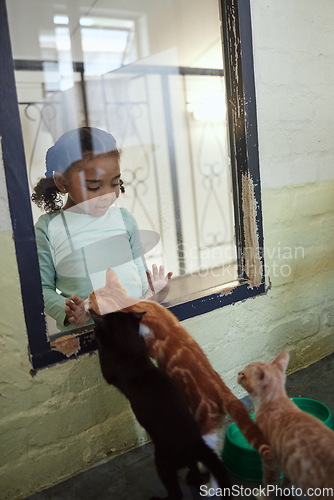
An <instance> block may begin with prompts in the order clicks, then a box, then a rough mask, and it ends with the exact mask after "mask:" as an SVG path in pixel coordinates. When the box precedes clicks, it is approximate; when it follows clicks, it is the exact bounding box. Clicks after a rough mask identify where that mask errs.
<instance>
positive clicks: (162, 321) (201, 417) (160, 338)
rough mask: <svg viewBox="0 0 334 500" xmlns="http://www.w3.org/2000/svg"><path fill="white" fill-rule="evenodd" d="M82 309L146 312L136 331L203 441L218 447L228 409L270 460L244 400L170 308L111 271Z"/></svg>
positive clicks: (270, 455)
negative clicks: (144, 297)
mask: <svg viewBox="0 0 334 500" xmlns="http://www.w3.org/2000/svg"><path fill="white" fill-rule="evenodd" d="M115 302H117V304H118V307H116V306H115ZM86 308H87V309H92V310H93V311H94V312H96V313H98V314H106V313H109V312H112V311H115V310H117V309H122V310H123V311H125V312H139V313H143V312H144V313H146V314H144V316H143V317H142V321H141V334H142V335H143V336H144V338H145V343H146V346H147V349H148V352H149V355H150V356H151V357H152V358H154V359H155V360H156V361H157V363H158V366H159V368H162V369H163V370H164V371H166V372H167V373H169V375H171V377H172V378H173V379H174V380H175V382H176V383H177V384H178V386H179V388H180V389H181V390H182V392H183V393H184V395H185V396H186V398H187V401H188V404H189V406H190V408H191V410H192V412H193V414H194V417H195V420H196V421H197V422H198V424H199V425H200V428H201V432H202V435H203V437H204V439H205V441H206V442H207V444H208V445H209V446H211V448H212V449H215V450H216V451H218V449H217V447H218V435H217V431H218V430H219V428H220V427H221V425H222V423H223V419H224V417H225V415H226V413H228V414H229V415H230V416H231V418H232V419H233V420H234V421H235V422H236V423H237V425H238V426H239V428H240V430H241V432H242V433H243V434H244V436H245V437H246V439H247V440H248V441H249V443H250V444H251V445H252V446H253V447H254V448H256V449H257V450H258V451H259V452H260V453H261V454H262V456H264V457H267V458H272V452H271V450H270V448H269V446H268V444H267V441H266V440H265V439H264V438H263V436H262V434H261V432H260V431H259V429H258V427H257V426H256V425H255V424H254V422H252V420H251V419H250V417H249V415H248V412H247V410H246V408H245V406H244V405H243V403H242V402H241V401H239V400H238V398H237V397H236V396H234V394H233V393H232V392H231V391H230V389H229V388H228V387H227V386H226V385H225V384H224V382H223V381H222V379H221V378H220V376H219V375H218V373H217V372H215V371H214V369H213V368H212V366H211V365H210V362H209V360H208V358H207V357H206V355H205V354H204V352H203V350H202V349H201V347H200V346H199V345H198V343H197V342H196V341H195V340H194V339H193V338H192V337H191V335H190V334H189V333H188V332H187V330H186V329H185V328H183V326H182V325H181V323H180V322H179V321H178V319H177V318H176V316H175V315H174V314H173V313H172V312H171V311H169V310H168V309H166V308H165V307H163V306H161V305H160V304H158V303H156V302H153V301H138V300H136V299H133V298H131V297H129V296H128V295H127V293H126V290H125V289H124V288H123V287H122V286H121V284H120V283H119V280H118V277H117V274H116V272H115V271H113V270H111V269H108V271H107V277H106V284H105V286H104V287H103V288H100V289H99V290H96V291H95V292H93V293H92V294H91V295H90V297H89V299H88V303H87V305H86Z"/></svg>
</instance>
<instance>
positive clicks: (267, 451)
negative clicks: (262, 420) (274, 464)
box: [258, 444, 275, 460]
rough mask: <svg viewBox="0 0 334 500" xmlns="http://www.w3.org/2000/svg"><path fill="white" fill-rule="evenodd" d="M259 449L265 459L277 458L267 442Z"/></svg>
mask: <svg viewBox="0 0 334 500" xmlns="http://www.w3.org/2000/svg"><path fill="white" fill-rule="evenodd" d="M258 451H259V453H260V454H261V456H262V458H264V459H265V460H274V458H275V455H274V453H273V451H272V449H271V448H270V446H269V445H267V444H262V445H261V446H260V448H259V450H258Z"/></svg>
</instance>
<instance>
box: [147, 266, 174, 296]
mask: <svg viewBox="0 0 334 500" xmlns="http://www.w3.org/2000/svg"><path fill="white" fill-rule="evenodd" d="M146 275H147V281H148V284H149V289H148V291H147V292H146V295H145V298H146V299H149V300H154V301H155V302H163V301H164V300H165V298H166V297H167V295H168V293H169V290H170V286H171V282H170V279H171V277H172V276H173V273H167V274H166V276H165V268H164V266H160V267H159V269H158V266H157V265H156V264H153V266H152V273H151V272H150V271H149V270H146Z"/></svg>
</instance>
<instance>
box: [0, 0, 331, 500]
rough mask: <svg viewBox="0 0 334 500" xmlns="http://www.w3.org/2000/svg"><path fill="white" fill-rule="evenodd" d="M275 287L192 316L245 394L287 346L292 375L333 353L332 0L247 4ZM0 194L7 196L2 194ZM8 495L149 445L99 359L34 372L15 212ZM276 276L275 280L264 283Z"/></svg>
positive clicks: (1, 378) (6, 430)
mask: <svg viewBox="0 0 334 500" xmlns="http://www.w3.org/2000/svg"><path fill="white" fill-rule="evenodd" d="M251 6H252V19H253V32H254V33H253V37H254V57H255V76H256V91H257V106H258V127H259V146H260V167H261V175H262V188H263V189H262V202H263V219H264V237H265V260H266V266H267V269H268V272H267V275H268V278H267V284H268V291H267V293H266V295H263V296H261V297H257V298H255V299H252V300H248V301H246V302H243V303H238V304H235V305H233V306H228V307H225V308H223V309H220V310H217V311H214V312H212V313H209V314H206V315H203V316H200V317H197V318H193V319H190V320H187V321H186V322H185V323H184V324H185V326H186V327H187V328H188V329H189V331H190V332H191V333H192V334H193V335H194V337H195V338H196V340H197V341H198V342H199V343H200V344H201V345H202V347H203V348H204V350H205V352H206V353H207V355H208V356H209V358H210V360H211V362H212V364H213V366H214V368H215V369H216V370H217V371H218V372H219V373H220V374H221V375H222V376H223V378H224V380H225V381H226V383H227V384H228V385H229V387H230V388H231V389H232V390H233V391H234V392H235V393H236V394H237V395H239V396H242V395H243V392H242V391H241V390H240V388H239V387H238V386H237V384H236V374H237V372H238V371H239V370H240V368H242V367H243V366H244V365H245V364H246V363H249V362H251V361H253V360H256V359H262V360H270V359H272V358H273V357H274V356H275V355H276V354H278V352H280V350H281V349H283V348H288V349H290V350H291V353H292V360H291V364H290V371H295V370H297V369H300V368H302V367H304V366H307V365H308V364H310V363H313V362H315V361H317V360H319V359H321V358H322V357H324V356H325V355H326V354H329V353H331V352H333V351H334V335H333V334H334V300H333V288H334V262H333V261H334V257H333V255H334V196H333V190H334V168H333V163H334V145H333V141H332V135H333V132H334V126H333V114H332V111H333V108H332V107H331V106H332V103H333V102H334V88H333V85H332V82H333V81H334V74H333V73H334V69H333V68H334V44H333V43H330V42H331V41H332V38H333V36H332V26H333V22H334V5H333V2H332V0H319V1H318V2H317V3H316V4H314V2H313V1H311V0H294V2H291V0H280V2H275V1H274V0H267V1H264V0H252V2H251ZM0 198H1V204H2V205H5V206H6V199H5V198H4V193H3V192H2V191H1V190H0ZM0 229H1V232H0V256H1V257H0V258H1V269H2V286H1V290H0V299H1V311H2V314H1V319H0V326H1V330H0V332H1V333H0V343H1V350H2V362H1V367H0V432H1V442H0V485H1V486H0V491H1V494H0V497H1V499H2V498H3V499H11V500H12V499H22V498H25V497H26V496H28V495H29V494H31V493H33V492H34V491H37V490H40V489H43V488H45V487H47V486H49V485H51V484H54V483H57V482H59V481H61V480H62V479H65V478H67V477H70V476H72V475H74V474H76V473H78V472H80V471H82V470H85V469H87V468H90V467H92V466H94V465H96V464H98V463H100V462H102V461H104V460H108V459H110V458H111V457H113V456H116V455H117V454H119V453H122V452H123V451H126V450H128V449H131V448H132V447H134V446H136V445H138V444H141V443H143V442H145V440H146V435H145V432H143V431H142V430H141V429H140V428H139V426H138V424H137V423H136V422H135V420H134V418H133V416H132V414H131V412H130V411H129V407H128V404H127V402H126V401H125V400H124V398H123V397H122V396H121V395H120V394H118V393H117V391H115V390H114V389H112V388H111V387H109V386H107V384H106V383H105V382H104V381H103V380H102V377H101V374H100V370H99V365H98V358H97V356H89V355H86V356H83V357H81V358H79V359H78V360H74V361H68V362H66V363H64V364H61V365H58V366H55V367H52V368H49V369H46V370H42V371H40V372H38V374H37V375H36V376H35V377H31V375H30V374H29V370H30V368H31V366H30V363H29V359H28V346H27V337H26V331H25V323H24V316H23V310H22V304H21V300H20V284H19V278H18V273H17V266H16V260H15V254H14V246H13V240H12V233H11V230H10V227H9V220H8V214H7V213H6V212H2V217H1V225H0ZM269 278H270V280H269Z"/></svg>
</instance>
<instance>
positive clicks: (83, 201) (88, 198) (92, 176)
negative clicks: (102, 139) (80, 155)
mask: <svg viewBox="0 0 334 500" xmlns="http://www.w3.org/2000/svg"><path fill="white" fill-rule="evenodd" d="M120 177H121V174H120V162H119V160H118V159H117V158H114V157H112V156H107V155H103V156H96V157H95V158H92V159H91V160H84V161H83V162H82V168H80V166H79V167H78V168H74V169H73V171H72V172H70V175H69V177H68V178H66V177H65V178H64V180H63V182H62V185H63V186H64V187H65V192H67V194H68V198H67V202H66V204H65V206H64V210H67V209H68V208H73V211H75V212H81V213H82V212H83V213H86V214H89V215H92V216H94V217H101V216H102V215H104V214H105V213H106V212H107V210H108V208H109V207H110V206H111V205H112V204H113V203H114V202H115V201H116V199H117V198H118V197H119V193H120Z"/></svg>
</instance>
